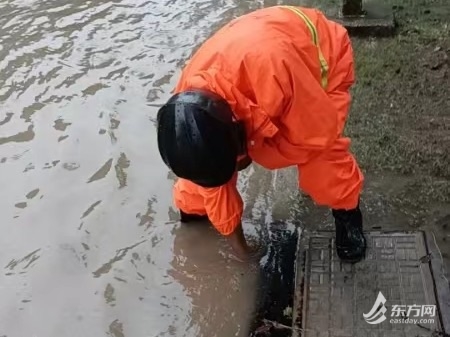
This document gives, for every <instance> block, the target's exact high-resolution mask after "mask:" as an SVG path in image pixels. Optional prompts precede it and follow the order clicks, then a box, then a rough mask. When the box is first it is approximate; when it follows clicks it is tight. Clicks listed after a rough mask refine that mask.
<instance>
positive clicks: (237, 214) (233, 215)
mask: <svg viewBox="0 0 450 337" xmlns="http://www.w3.org/2000/svg"><path fill="white" fill-rule="evenodd" d="M237 177H238V174H237V172H236V173H235V174H234V176H233V178H232V179H231V180H230V181H229V182H228V183H227V184H225V185H223V186H220V187H214V188H200V189H199V192H200V194H201V195H202V197H203V200H204V206H205V210H206V213H207V215H208V218H209V220H210V221H211V223H212V224H213V226H214V227H215V228H216V229H217V230H218V231H219V233H220V234H222V235H230V234H231V233H233V232H234V230H235V229H236V227H237V226H238V225H239V224H240V223H241V217H242V212H243V201H242V198H241V195H240V194H239V191H238V190H237Z"/></svg>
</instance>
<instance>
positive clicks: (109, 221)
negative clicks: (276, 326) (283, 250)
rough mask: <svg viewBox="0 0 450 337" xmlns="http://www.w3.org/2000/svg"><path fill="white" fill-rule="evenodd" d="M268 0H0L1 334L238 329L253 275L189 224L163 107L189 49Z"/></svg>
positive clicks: (245, 318)
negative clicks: (163, 130)
mask: <svg viewBox="0 0 450 337" xmlns="http://www.w3.org/2000/svg"><path fill="white" fill-rule="evenodd" d="M259 6H260V5H259V2H256V1H255V2H240V1H231V0H228V1H213V0H209V1H195V2H194V1H188V2H184V1H166V2H164V1H145V0H133V1H125V0H124V1H102V0H99V1H64V0H53V1H32V0H1V1H0V191H1V202H0V230H1V235H0V267H1V268H2V273H1V275H0V299H1V305H0V336H5V337H6V336H7V337H24V336H30V337H31V336H35V337H41V336H42V337H66V336H84V337H90V336H92V337H94V336H95V337H99V336H108V335H109V336H113V337H126V336H129V337H139V336H152V337H153V336H198V337H200V336H208V337H213V336H224V337H230V336H245V334H246V332H247V329H248V324H249V320H250V317H251V311H252V309H253V305H254V302H255V297H256V294H255V293H256V287H255V285H256V284H257V276H256V274H257V273H255V272H253V271H252V269H249V268H248V267H247V266H246V265H244V264H240V263H237V262H233V261H230V260H229V259H227V258H226V255H227V252H228V248H227V246H226V245H225V243H224V241H223V239H222V238H220V237H219V235H218V234H217V233H216V232H215V231H214V230H213V229H212V228H210V227H207V226H180V224H179V222H178V221H177V214H176V211H175V210H174V209H172V208H171V207H172V199H171V198H172V196H171V188H172V185H173V180H174V178H173V177H172V176H171V175H170V174H169V172H168V169H167V168H166V167H165V166H164V164H163V162H162V160H161V159H160V157H159V153H158V151H157V146H156V137H155V117H156V112H157V109H158V107H159V106H160V104H161V103H162V102H164V101H165V100H166V99H167V98H168V97H169V95H170V90H171V89H172V87H173V86H174V84H175V82H176V80H177V76H178V74H179V72H180V69H181V68H182V66H183V64H184V63H185V62H186V60H187V59H188V58H189V56H190V55H191V52H192V51H193V50H194V49H195V48H196V47H197V46H198V45H199V44H200V43H201V42H202V41H204V40H205V39H206V38H207V37H208V36H209V35H210V34H211V33H212V32H213V31H214V30H215V29H217V28H218V27H219V26H221V25H222V24H224V23H225V22H227V21H229V20H230V19H231V18H233V17H236V16H238V15H241V14H243V13H245V12H248V11H249V10H253V9H256V8H258V7H259ZM254 172H255V171H254V169H253V168H250V169H249V170H247V171H245V172H244V174H243V177H242V179H241V181H240V189H241V191H242V192H243V196H244V197H245V198H246V200H247V199H248V200H247V201H248V202H247V204H246V205H247V213H248V212H250V213H252V214H253V213H256V214H258V216H259V217H260V219H262V220H261V222H259V223H264V221H270V214H266V213H267V209H269V206H268V205H269V204H270V198H269V197H268V196H266V195H265V192H264V190H263V189H262V188H261V186H262V185H261V181H259V179H256V180H257V181H256V182H254V183H253V185H254V186H257V188H255V189H254V191H252V188H251V186H252V183H249V181H250V180H251V177H252V176H254V175H255V174H253V173H254ZM250 195H251V197H249V196H250ZM264 214H265V215H264ZM245 230H246V232H248V233H254V234H256V233H258V229H257V226H252V225H246V226H245Z"/></svg>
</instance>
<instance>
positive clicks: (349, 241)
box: [332, 205, 366, 263]
mask: <svg viewBox="0 0 450 337" xmlns="http://www.w3.org/2000/svg"><path fill="white" fill-rule="evenodd" d="M332 213H333V216H334V221H335V225H336V250H337V255H338V256H339V258H340V259H341V260H342V261H344V262H351V263H355V262H358V261H360V260H361V259H362V258H363V257H364V255H365V252H366V239H365V238H364V235H363V229H362V214H361V210H360V209H359V205H358V206H357V207H356V208H355V209H352V210H336V209H333V210H332Z"/></svg>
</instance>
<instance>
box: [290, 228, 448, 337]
mask: <svg viewBox="0 0 450 337" xmlns="http://www.w3.org/2000/svg"><path fill="white" fill-rule="evenodd" d="M333 234H334V233H331V232H319V233H314V234H310V235H307V236H305V237H304V238H303V239H302V243H301V250H300V251H299V254H298V259H299V260H298V262H297V280H296V300H295V304H296V306H295V316H294V317H296V319H297V320H296V323H295V324H294V326H296V327H297V333H294V335H296V336H302V337H359V336H361V337H425V336H426V337H430V336H433V337H435V336H444V334H443V333H442V334H436V331H441V332H442V331H443V330H444V328H443V324H442V322H443V321H442V320H441V317H442V312H441V311H440V310H439V306H438V305H437V303H438V302H437V301H436V296H435V284H434V281H433V275H432V269H431V268H430V266H431V263H430V255H429V252H428V251H427V245H426V243H425V236H424V235H423V233H422V232H414V233H380V232H370V233H366V239H367V245H368V247H367V253H366V258H365V260H363V261H361V262H359V263H357V264H343V263H341V262H340V260H339V258H338V257H337V255H336V251H335V248H334V244H335V243H334V235H333ZM380 292H381V297H380V300H383V298H384V299H385V302H384V303H383V302H379V303H378V304H377V305H375V302H376V300H377V297H378V296H379V294H380ZM430 305H431V306H433V305H434V306H436V312H435V315H434V316H433V315H432V314H431V315H430V310H432V307H429V306H430ZM374 306H375V311H376V312H377V311H380V310H381V311H382V310H384V309H383V306H384V307H385V309H386V311H385V313H384V317H385V319H384V320H383V321H382V322H380V323H377V324H369V323H368V322H367V321H366V320H365V318H364V316H363V313H365V314H367V313H369V312H370V311H371V310H372V308H373V307H374ZM424 306H427V307H424ZM426 308H428V309H426ZM423 311H425V313H426V314H423ZM373 316H376V317H375V319H373V320H372V322H373V321H376V320H377V318H378V317H382V316H383V312H380V313H379V315H378V316H377V315H376V314H374V315H373ZM408 318H409V319H411V320H413V319H417V321H416V322H414V323H410V322H411V321H410V320H408V321H407V322H409V323H407V322H405V319H408ZM382 319H383V318H382ZM382 319H381V320H382ZM424 319H426V320H427V321H426V322H425V321H424ZM430 319H432V320H434V321H432V322H430V321H429V320H430ZM391 320H395V321H391ZM400 321H401V323H400ZM444 321H445V320H444ZM300 329H301V330H300ZM433 333H434V334H433Z"/></svg>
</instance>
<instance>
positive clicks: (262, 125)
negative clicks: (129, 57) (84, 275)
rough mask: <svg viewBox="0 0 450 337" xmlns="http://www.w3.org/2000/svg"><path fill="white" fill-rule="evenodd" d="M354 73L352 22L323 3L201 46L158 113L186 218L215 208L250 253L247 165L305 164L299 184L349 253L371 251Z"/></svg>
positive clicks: (280, 13) (220, 225)
mask: <svg viewBox="0 0 450 337" xmlns="http://www.w3.org/2000/svg"><path fill="white" fill-rule="evenodd" d="M353 82H354V68H353V54H352V47H351V43H350V39H349V37H348V34H347V31H346V30H345V28H343V27H342V26H341V25H339V24H337V23H335V22H332V21H329V20H328V19H327V18H326V17H325V16H324V15H323V14H322V13H321V12H320V11H318V10H316V9H312V8H302V7H293V6H274V7H269V8H264V9H260V10H257V11H254V12H252V13H249V14H246V15H243V16H241V17H239V18H237V19H235V20H233V21H231V22H230V23H228V24H227V25H226V26H224V27H223V28H221V29H220V30H219V31H218V32H217V33H216V34H215V35H213V36H212V37H211V38H209V39H208V40H207V41H206V42H205V43H204V44H203V45H202V46H201V47H200V49H199V50H198V51H197V52H196V53H195V55H193V57H192V58H191V60H190V62H189V63H188V64H187V66H186V67H185V68H184V70H183V72H182V74H181V78H180V79H179V82H178V84H177V86H176V88H175V92H174V95H173V96H172V97H171V98H170V99H169V100H168V102H167V103H166V104H165V105H164V106H163V107H162V108H161V109H160V110H159V112H158V147H159V152H160V154H161V157H162V159H163V161H164V162H165V164H166V165H167V166H168V167H169V168H170V169H171V170H172V171H173V172H174V174H175V175H177V176H178V178H179V179H178V181H177V182H176V184H175V186H174V202H175V205H176V206H177V207H178V208H179V210H180V213H181V221H182V222H189V221H191V220H196V219H200V218H208V219H209V220H210V222H211V223H212V224H213V225H214V226H215V228H216V229H217V230H218V231H219V232H220V233H221V234H222V235H224V236H226V237H227V238H228V240H229V243H230V245H231V246H232V247H233V248H234V251H235V253H236V255H237V257H239V258H241V259H246V258H248V256H249V254H251V249H250V248H249V247H248V245H247V243H246V240H245V237H244V235H243V231H242V225H241V216H242V212H243V201H242V199H241V196H240V195H239V192H238V190H237V187H236V181H237V172H238V171H239V170H240V169H242V168H245V167H246V166H248V165H249V164H250V163H251V161H252V160H253V161H255V162H256V163H258V164H260V165H262V166H263V167H265V168H268V169H279V168H284V167H288V166H292V165H296V166H297V167H298V170H299V186H300V188H301V189H303V190H304V191H305V192H306V193H307V194H309V195H310V196H311V198H312V199H313V200H314V201H315V202H316V203H317V204H319V205H325V206H328V207H330V208H331V210H332V214H333V216H334V219H335V226H336V249H337V254H338V256H339V257H340V259H341V260H344V261H349V262H356V261H359V260H360V259H361V258H362V257H363V256H364V253H365V248H366V241H365V238H364V235H363V231H362V215H361V211H360V209H359V197H360V193H361V189H362V185H363V175H362V173H361V171H360V169H359V167H358V164H357V162H356V161H355V158H354V157H353V156H352V154H351V153H350V151H349V146H350V140H349V138H347V137H344V135H343V129H344V126H345V122H346V119H347V116H348V111H349V106H350V94H349V89H350V87H351V85H352V84H353Z"/></svg>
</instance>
